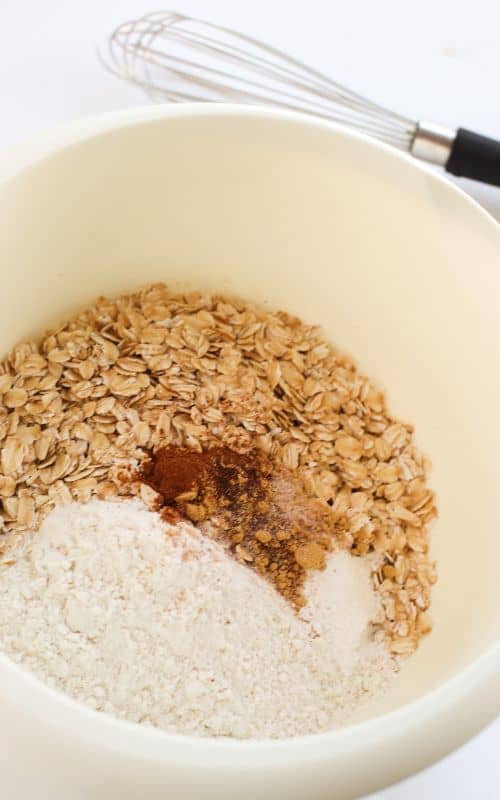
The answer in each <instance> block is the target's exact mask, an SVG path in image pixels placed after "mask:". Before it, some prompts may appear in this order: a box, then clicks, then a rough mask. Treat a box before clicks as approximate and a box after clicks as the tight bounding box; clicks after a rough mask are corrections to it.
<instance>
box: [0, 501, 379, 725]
mask: <svg viewBox="0 0 500 800" xmlns="http://www.w3.org/2000/svg"><path fill="white" fill-rule="evenodd" d="M25 541H26V545H25V547H24V551H23V552H21V553H20V554H19V555H18V557H17V558H16V560H15V562H14V563H13V564H12V565H11V566H8V567H6V566H4V567H2V574H1V576H0V649H1V650H3V651H4V652H5V653H7V654H8V655H9V656H10V657H11V658H12V659H13V660H14V661H16V662H17V663H19V664H21V665H23V666H24V667H26V668H28V669H29V670H31V671H32V672H33V673H35V675H37V676H38V677H39V678H41V679H42V680H43V681H45V682H46V683H47V684H49V685H50V686H52V687H55V688H56V689H59V690H61V691H64V692H66V693H68V694H69V695H71V696H72V697H74V698H75V699H76V700H79V701H81V702H83V703H86V704H87V705H89V706H91V707H92V708H94V709H96V710H98V711H102V712H106V713H109V714H113V715H115V716H117V717H121V718H123V719H127V720H131V721H134V722H138V723H143V724H146V725H153V726H157V727H159V728H162V729H163V730H165V731H170V732H177V733H184V734H191V735H200V736H231V737H237V738H248V737H273V738H277V737H284V736H293V735H300V734H308V733H315V732H318V731H321V730H325V729H328V728H331V727H333V726H335V725H338V724H341V723H342V722H344V721H346V720H347V719H348V717H349V715H350V714H352V713H353V711H354V710H355V709H357V708H358V706H359V705H360V703H362V702H365V701H366V700H367V699H369V698H370V697H371V696H372V695H374V694H375V693H378V692H379V691H381V690H383V689H384V688H385V687H386V685H387V684H388V683H389V682H390V679H391V677H392V676H393V674H394V662H393V661H392V659H391V657H390V655H389V653H388V651H387V649H386V648H385V646H384V645H383V644H382V643H375V642H373V641H372V640H371V639H370V636H369V628H370V621H371V620H373V619H374V618H375V617H376V615H377V613H378V609H377V603H376V601H375V596H374V594H373V590H372V589H371V586H370V574H369V567H368V565H367V564H366V563H363V562H362V560H361V559H359V558H354V557H352V556H350V555H348V554H345V553H334V554H333V555H332V556H331V557H330V560H329V563H328V564H327V569H326V570H325V571H324V572H321V573H317V574H316V575H315V576H314V577H313V578H311V581H310V584H309V586H308V587H306V589H307V590H308V591H309V595H310V602H309V604H308V605H307V606H306V607H305V609H304V610H303V612H302V613H301V615H297V614H296V613H295V612H294V610H293V609H292V607H291V606H290V605H289V604H288V603H287V602H286V601H285V600H284V599H283V597H281V596H280V595H279V594H278V593H277V592H276V591H275V589H274V588H273V587H272V586H271V585H270V584H268V583H267V582H266V581H265V580H264V579H262V578H261V577H259V576H258V575H256V574H255V573H254V572H252V571H251V570H249V569H247V568H246V567H244V566H242V565H241V564H238V563H237V562H236V561H234V560H233V559H232V558H231V557H230V556H228V555H227V554H226V552H225V551H224V549H223V548H222V547H221V546H220V545H219V544H217V543H216V542H213V541H211V540H209V539H207V538H206V537H204V536H203V535H202V534H200V533H199V532H198V531H197V530H196V529H195V528H194V527H193V526H191V525H189V524H186V523H180V524H178V525H176V526H175V527H173V526H171V525H168V524H167V523H165V522H163V521H162V520H161V519H160V517H159V516H158V515H157V514H156V513H153V512H151V511H148V510H147V509H146V508H145V507H144V506H143V505H142V504H141V503H140V502H139V501H128V500H127V501H122V502H105V501H100V500H92V501H90V502H88V503H86V504H79V503H71V504H69V505H66V506H61V507H58V508H55V509H54V510H53V511H52V512H51V513H50V514H49V515H48V516H47V518H46V519H45V520H44V522H43V524H42V526H41V528H40V530H39V531H38V532H37V533H36V534H33V535H30V536H27V537H26V540H25ZM336 598H337V599H336ZM330 622H331V624H330Z"/></svg>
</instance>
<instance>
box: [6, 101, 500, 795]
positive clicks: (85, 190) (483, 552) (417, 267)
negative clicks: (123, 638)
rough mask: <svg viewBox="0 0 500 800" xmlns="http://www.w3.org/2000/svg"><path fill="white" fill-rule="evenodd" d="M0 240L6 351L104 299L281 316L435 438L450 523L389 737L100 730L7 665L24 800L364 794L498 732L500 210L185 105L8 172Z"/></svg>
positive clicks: (338, 139) (375, 718) (417, 177)
mask: <svg viewBox="0 0 500 800" xmlns="http://www.w3.org/2000/svg"><path fill="white" fill-rule="evenodd" d="M0 223H1V225H0V263H1V265H2V266H1V267H0V297H1V314H0V350H1V351H2V352H4V351H6V350H7V349H8V348H9V347H10V346H11V345H12V344H13V343H14V342H15V341H16V340H17V339H19V338H20V337H26V336H28V335H31V334H36V333H38V332H40V331H41V330H42V328H43V327H44V326H46V325H48V324H51V323H53V322H54V321H56V320H57V319H61V318H64V317H65V316H67V315H68V314H70V313H71V312H72V311H73V310H74V309H76V308H78V307H81V306H82V305H83V304H85V303H87V302H88V301H91V300H92V299H93V298H95V297H96V295H98V294H101V293H110V294H115V293H117V292H122V291H124V290H127V289H131V288H133V287H136V286H138V285H140V284H143V283H146V282H149V281H157V280H165V281H167V282H169V283H177V282H179V281H180V282H181V283H182V284H184V285H188V286H191V287H200V288H204V289H218V290H221V291H228V292H233V293H237V294H240V295H242V296H243V297H245V298H249V299H253V300H255V301H257V302H259V303H263V304H270V305H271V306H274V307H276V306H279V307H282V308H284V309H287V310H289V311H292V312H296V313H297V314H299V315H300V316H302V317H303V318H305V319H307V320H309V321H312V322H318V323H321V324H323V325H324V328H325V330H326V333H327V334H328V336H330V337H331V338H332V339H333V340H334V341H335V342H337V343H338V344H339V345H340V346H341V347H342V348H343V349H346V350H348V351H350V352H351V353H352V354H354V355H355V357H356V358H357V360H358V362H359V364H360V365H361V367H362V368H363V370H364V371H365V372H367V373H368V374H369V375H371V376H372V377H373V378H375V379H376V380H377V381H378V382H379V383H380V385H382V386H383V387H384V388H385V389H386V390H387V393H388V397H389V402H390V406H391V408H392V409H393V411H394V412H395V413H397V414H398V415H402V416H405V417H407V418H408V419H410V420H411V421H413V422H414V423H415V424H416V426H417V434H418V442H419V444H420V446H421V447H422V448H423V449H424V450H425V451H426V452H428V453H429V454H430V455H431V456H432V459H433V461H434V465H435V470H434V477H433V483H434V485H435V488H436V489H437V492H438V497H439V508H440V519H439V521H438V523H437V524H436V526H435V533H434V539H433V553H434V555H435V557H436V559H437V561H438V565H439V583H438V585H437V587H436V590H435V592H434V601H433V609H432V610H433V615H434V620H435V629H434V631H433V633H432V635H431V636H429V637H428V638H427V640H426V641H425V642H424V644H423V645H422V646H421V648H420V650H419V651H418V653H417V654H416V655H415V656H414V657H413V658H412V659H410V661H409V662H408V664H407V665H406V666H405V668H404V670H403V672H402V674H401V677H400V680H398V682H397V686H396V688H395V689H394V690H393V691H392V692H390V693H389V695H388V696H387V697H386V698H385V699H384V700H383V701H382V702H380V703H379V704H378V706H377V707H372V709H371V711H370V714H371V718H369V719H365V720H364V721H361V722H359V723H356V724H353V725H350V726H348V727H345V728H342V729H339V730H336V731H332V732H331V733H325V734H321V735H318V736H310V737H305V738H298V739H294V740H284V741H279V742H267V741H255V742H240V741H225V740H207V739H192V738H188V737H181V736H171V735H165V734H162V733H160V732H158V731H155V730H150V729H145V728H141V727H139V726H134V725H130V724H126V723H123V722H118V721H116V720H114V719H112V718H108V717H105V716H100V715H97V714H95V713H93V712H91V711H89V710H87V709H85V708H83V707H80V706H78V705H77V704H75V703H73V702H72V701H70V700H69V699H67V698H65V697H63V696H60V695H57V694H55V693H53V692H51V691H50V690H48V689H46V688H45V687H44V686H42V684H41V683H38V682H37V681H36V680H34V679H33V678H31V677H30V676H29V675H27V674H25V673H24V672H23V671H21V670H19V669H18V668H16V667H14V666H13V665H12V664H11V663H9V662H8V661H7V660H6V659H2V660H0V707H1V714H0V751H1V752H2V755H3V756H4V757H5V758H4V763H5V764H8V769H9V771H10V772H9V774H15V775H17V778H16V780H17V784H16V786H17V794H16V796H18V797H21V796H22V797H23V798H24V797H25V796H26V797H28V796H29V797H31V795H30V794H29V787H30V786H31V787H33V792H34V793H33V796H37V797H39V798H44V797H45V796H47V797H50V798H51V800H56V799H58V798H64V800H68V798H71V800H77V798H82V799H83V798H85V800H90V799H91V800H115V798H116V799H118V798H119V799H120V800H132V799H134V800H136V799H137V798H147V800H157V799H158V800H159V798H166V797H169V798H176V799H177V798H183V799H184V800H187V799H188V798H189V799H190V800H191V799H192V800H194V798H196V800H199V799H200V798H213V800H215V798H217V800H229V799H230V798H231V800H232V799H233V798H235V797H237V798H239V800H250V799H251V800H254V799H255V798H261V797H265V798H266V800H273V798H276V800H278V798H280V799H281V798H283V797H285V796H286V797H287V798H288V800H299V798H300V800H304V798H308V800H319V799H320V798H324V800H326V799H327V798H328V800H331V798H333V797H335V798H352V797H355V796H357V795H359V794H360V793H363V792H368V791H373V790H376V789H377V788H379V787H382V786H384V785H387V784H389V783H391V782H393V781H396V780H398V779H400V778H403V777H404V776H407V775H409V774H410V773H411V772H413V771H415V770H417V769H420V768H422V767H424V766H425V765H427V764H430V763H431V762H432V761H434V760H436V759H438V758H440V757H441V756H443V755H444V754H446V753H448V752H449V751H450V750H452V749H453V748H455V747H457V746H458V745H460V744H462V743H463V742H464V741H465V740H466V739H467V738H468V737H470V736H472V735H473V734H474V733H476V732H477V731H478V730H479V729H480V728H482V727H483V726H484V725H486V724H487V723H488V722H489V721H491V720H492V719H493V718H494V717H495V716H496V714H497V713H498V712H499V709H500V641H499V632H500V602H499V601H500V535H499V531H500V525H499V522H500V503H499V502H498V485H499V481H500V457H499V454H500V414H499V411H498V404H499V399H500V380H499V376H500V370H499V344H500V337H499V332H500V315H499V313H498V301H499V298H500V230H499V228H498V227H497V225H496V224H495V223H494V222H493V221H492V220H491V219H490V218H489V217H488V216H487V214H485V213H484V212H483V211H481V210H480V208H479V207H478V206H477V205H475V204H474V203H473V202H472V201H471V200H469V199H468V198H467V197H466V196H465V195H464V194H462V193H461V192H460V191H458V190H457V189H455V188H454V187H453V186H452V185H450V184H449V183H447V182H446V181H444V180H442V179H440V178H438V177H436V176H435V175H434V174H433V173H431V172H430V171H428V170H427V169H425V168H423V167H420V166H417V165H416V164H415V163H414V162H412V161H411V160H410V159H409V158H407V157H406V156H403V155H399V154H396V153H395V152H393V151H391V150H389V149H388V148H385V147H383V146H381V145H378V144H375V143H374V142H372V141H369V140H367V139H365V138H363V137H361V136H357V135H355V134H352V133H349V132H347V131H346V130H343V129H342V128H339V127H336V126H333V125H330V124H327V123H323V122H315V121H313V120H310V119H307V118H304V117H300V116H295V115H292V114H286V113H281V112H276V111H263V110H256V109H250V108H248V107H231V106H183V107H177V106H175V107H148V108H142V109H138V110H133V111H130V110H128V111H124V112H119V113H113V114H109V115H104V116H100V117H95V118H92V119H87V120H82V121H79V122H76V123H74V124H71V125H69V126H66V127H65V128H62V129H59V130H58V131H55V132H51V133H48V134H46V135H45V136H43V137H41V138H39V139H37V140H35V141H33V142H30V143H28V144H27V145H23V146H22V147H20V148H18V149H17V150H14V151H13V152H11V153H9V154H7V155H6V156H5V157H4V160H3V162H2V163H0ZM291 702H293V698H291ZM3 769H5V767H4V768H3ZM23 791H24V794H23ZM44 792H45V793H46V795H45V794H44Z"/></svg>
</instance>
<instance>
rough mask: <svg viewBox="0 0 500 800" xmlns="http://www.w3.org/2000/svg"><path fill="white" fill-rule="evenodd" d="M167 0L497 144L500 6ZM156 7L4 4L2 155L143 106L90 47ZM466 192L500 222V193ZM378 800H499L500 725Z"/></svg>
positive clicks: (438, 0) (106, 1) (74, 0)
mask: <svg viewBox="0 0 500 800" xmlns="http://www.w3.org/2000/svg"><path fill="white" fill-rule="evenodd" d="M172 2H173V3H175V5H174V6H168V5H167V6H165V7H166V8H169V7H170V8H172V7H174V8H175V9H176V10H179V11H183V12H185V13H187V14H193V15H198V16H200V17H202V18H205V19H210V20H211V21H214V22H219V23H221V24H224V25H227V26H230V27H235V28H239V29H241V30H244V31H245V32H247V33H249V34H251V35H253V36H256V37H259V38H261V39H264V40H267V41H268V42H269V43H271V44H274V45H275V46H278V47H280V48H281V49H285V50H288V51H290V52H291V53H292V54H293V55H295V56H296V57H298V58H299V59H301V60H303V61H305V62H306V63H310V64H311V65H312V66H314V67H316V68H318V69H320V70H323V71H324V72H327V73H329V74H331V75H332V76H333V77H335V78H336V79H337V80H339V81H341V82H343V83H346V84H347V85H349V86H351V87H352V88H354V89H356V90H357V91H359V92H361V93H364V94H366V95H368V96H370V97H373V99H375V100H379V101H380V102H382V103H384V104H386V105H388V106H389V107H391V106H392V107H393V108H394V109H395V110H398V111H401V112H403V113H404V114H407V115H409V116H411V117H414V118H415V119H417V118H424V119H431V120H432V121H434V122H441V123H444V124H448V125H450V126H455V125H463V126H466V127H471V128H475V129H476V130H479V131H481V132H483V133H486V134H490V135H496V136H497V137H500V98H499V94H498V75H499V74H500V6H499V5H498V3H497V2H495V0H475V2H474V3H473V4H469V3H465V2H464V3H460V0H420V2H419V3H416V2H414V1H413V2H411V3H410V2H407V0H376V1H375V0H343V2H341V0H299V1H297V0H172ZM157 3H158V0H156V3H154V2H152V0H149V1H148V0H1V3H0V5H1V12H2V13H1V32H2V36H1V46H0V120H1V122H0V147H5V146H8V145H9V144H13V143H15V142H17V141H19V140H20V139H22V138H26V137H27V136H29V135H31V134H33V133H36V132H37V131H38V130H40V129H42V128H45V127H47V126H51V125H54V124H57V123H59V122H61V121H63V120H67V119H71V118H74V117H77V116H81V115H84V114H90V113H96V112H99V111H107V110H111V109H114V108H120V107H123V106H133V105H138V104H143V103H145V102H147V99H146V98H145V97H144V96H143V95H142V94H141V93H140V92H139V91H138V90H136V89H134V88H133V87H130V86H128V85H126V84H124V83H121V82H120V81H119V80H118V79H116V78H114V77H113V76H111V75H108V74H107V73H106V72H105V71H104V70H103V68H102V67H101V65H100V64H99V63H98V61H97V58H96V47H97V45H102V44H103V43H105V40H106V37H107V35H108V34H109V33H110V32H111V31H112V29H113V28H114V27H116V25H118V24H119V23H121V22H123V21H125V20H127V19H130V18H135V17H137V16H140V15H141V14H144V13H147V12H150V11H156V10H158V7H160V8H161V6H159V4H157ZM462 186H463V187H464V188H465V189H466V190H467V191H469V192H470V193H471V194H472V195H473V196H474V197H475V198H476V199H477V200H478V201H479V202H480V203H482V205H484V206H485V207H486V208H487V209H488V210H489V211H490V212H491V213H492V214H493V215H494V216H495V217H496V219H498V220H499V221H500V189H491V188H488V187H482V186H479V185H477V184H473V183H469V182H462ZM473 268H474V265H473V264H472V265H471V269H473ZM499 301H500V298H499ZM475 568H478V565H476V566H475ZM479 568H480V567H479ZM362 768H363V765H362V764H360V769H362ZM6 780H8V776H6V775H3V776H2V778H1V782H2V784H3V788H2V790H1V794H2V800H35V798H31V797H30V798H27V797H23V798H21V797H19V796H18V794H16V790H15V788H14V787H12V789H7V793H6V783H5V781H6ZM381 797H383V798H384V800H421V798H422V797H425V798H426V800H441V799H442V798H453V799H454V800H469V799H472V798H473V799H474V800H496V799H497V798H499V797H500V721H498V722H497V723H496V724H495V725H493V726H491V727H490V728H489V730H487V731H485V732H483V733H482V734H481V735H480V736H478V737H477V738H476V739H475V740H474V741H472V742H470V743H469V744H468V745H467V746H465V747H464V748H462V749H461V750H460V751H458V752H457V753H455V754H454V755H452V756H450V757H449V758H447V759H445V760H444V761H443V762H441V763H440V764H438V765H436V766H434V767H432V768H431V769H429V770H427V771H425V772H424V773H421V774H420V775H417V776H415V777H414V778H411V779H409V780H407V781H405V782H404V783H402V784H400V785H399V786H396V787H393V788H391V789H388V790H386V791H385V792H383V793H382V795H381ZM68 800H71V798H69V797H68ZM304 800H306V798H304ZM332 800H334V798H332Z"/></svg>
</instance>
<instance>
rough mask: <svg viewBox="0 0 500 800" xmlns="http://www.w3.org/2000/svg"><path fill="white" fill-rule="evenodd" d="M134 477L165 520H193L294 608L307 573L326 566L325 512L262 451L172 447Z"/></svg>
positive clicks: (329, 539) (328, 535) (328, 534)
mask: <svg viewBox="0 0 500 800" xmlns="http://www.w3.org/2000/svg"><path fill="white" fill-rule="evenodd" d="M139 479H140V480H142V481H144V482H145V483H146V484H147V485H149V486H150V487H151V488H153V489H154V490H155V492H156V493H157V494H158V509H160V508H161V509H162V515H163V517H164V519H167V520H169V521H175V520H176V519H179V518H187V519H190V520H191V521H192V522H195V523H196V524H197V525H198V527H199V528H200V529H201V530H203V531H204V532H206V533H207V534H209V535H210V536H212V537H214V538H216V539H217V541H219V542H224V543H225V544H226V545H227V546H228V547H229V551H230V552H231V553H232V555H234V556H235V557H236V558H237V559H239V560H240V561H242V562H243V563H245V564H246V565H247V566H250V567H252V568H253V569H255V570H256V571H257V572H259V573H260V574H261V575H263V576H265V577H266V578H267V579H268V580H270V581H271V582H272V583H273V585H274V586H275V588H276V589H277V590H278V591H279V592H280V593H281V594H282V595H283V596H284V597H285V598H286V599H287V600H289V601H290V602H292V603H293V604H294V606H295V607H296V608H300V607H302V606H303V605H304V604H305V597H304V595H303V592H302V587H303V584H304V581H305V579H306V574H307V571H308V570H311V569H322V568H323V567H324V565H325V556H326V552H327V551H329V550H331V549H332V547H333V546H334V544H335V536H334V531H333V535H332V527H331V520H330V515H329V514H328V509H327V508H325V506H324V504H322V503H320V501H319V500H317V499H313V498H311V497H310V496H308V495H307V494H306V492H305V490H304V488H303V486H302V484H301V482H300V480H299V478H298V476H297V474H296V473H293V472H292V471H291V470H288V469H287V468H286V467H282V466H280V467H278V466H276V465H275V464H273V462H272V460H271V459H270V458H269V456H267V455H266V454H265V453H262V452H259V451H250V452H249V453H235V452H233V451H232V450H230V449H229V448H227V447H212V448H209V449H208V450H205V451H203V452H201V453H199V452H198V451H196V450H190V449H188V448H181V447H175V446H170V447H163V448H159V449H158V450H157V451H156V453H154V454H153V455H152V457H151V459H150V460H149V461H147V462H146V463H145V464H144V465H143V467H142V469H141V471H140V473H139Z"/></svg>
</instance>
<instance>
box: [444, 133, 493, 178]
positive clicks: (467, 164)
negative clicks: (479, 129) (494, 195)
mask: <svg viewBox="0 0 500 800" xmlns="http://www.w3.org/2000/svg"><path fill="white" fill-rule="evenodd" d="M445 169H446V171H447V172H450V173H451V174H452V175H458V176H460V177H462V178H472V179H473V180H475V181H482V183H489V184H491V185H492V186H500V141H498V140H496V139H490V138H489V137H488V136H481V134H479V133H474V132H473V131H469V130H467V129H466V128H459V129H458V130H457V135H456V136H455V140H454V142H453V145H452V148H451V153H450V156H449V158H448V161H447V162H446V164H445Z"/></svg>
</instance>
